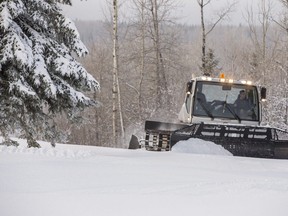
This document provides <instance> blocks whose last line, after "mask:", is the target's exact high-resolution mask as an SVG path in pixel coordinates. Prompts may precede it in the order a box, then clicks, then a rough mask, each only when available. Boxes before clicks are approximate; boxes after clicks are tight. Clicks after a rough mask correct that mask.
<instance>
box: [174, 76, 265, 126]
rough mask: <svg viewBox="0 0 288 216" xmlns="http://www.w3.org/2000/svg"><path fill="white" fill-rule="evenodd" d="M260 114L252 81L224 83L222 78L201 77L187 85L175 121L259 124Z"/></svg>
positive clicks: (257, 97) (259, 104)
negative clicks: (183, 99) (182, 102)
mask: <svg viewBox="0 0 288 216" xmlns="http://www.w3.org/2000/svg"><path fill="white" fill-rule="evenodd" d="M240 95H241V96H242V97H243V99H242V100H241V99H240ZM237 102H239V104H238V103H237ZM240 103H243V105H241V104H240ZM260 112H261V103H260V100H259V96H258V90H257V86H254V85H252V83H251V82H249V81H248V82H247V81H233V80H228V82H225V79H223V78H221V79H218V78H210V77H208V78H207V77H201V78H196V79H194V80H191V81H190V82H188V83H187V90H186V98H185V102H184V104H183V106H182V108H181V110H180V113H179V116H178V118H179V120H180V121H181V122H183V123H188V124H190V123H201V122H205V123H210V122H211V123H212V122H220V123H221V122H222V123H226V124H244V125H260V121H261V119H260V117H261V113H260Z"/></svg>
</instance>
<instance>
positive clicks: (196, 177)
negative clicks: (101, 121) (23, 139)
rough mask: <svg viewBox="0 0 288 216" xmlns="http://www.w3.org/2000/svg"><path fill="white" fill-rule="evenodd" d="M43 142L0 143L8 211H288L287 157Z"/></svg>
mask: <svg viewBox="0 0 288 216" xmlns="http://www.w3.org/2000/svg"><path fill="white" fill-rule="evenodd" d="M199 142H200V141H199ZM43 146H44V147H43V148H41V149H27V148H25V147H24V146H20V147H18V148H15V147H3V146H0V173H1V174H0V215H1V216H39V215H41V216H52V215H53V216H80V215H81V216H92V215H93V216H95V215H99V216H106V215H107V216H108V215H109V216H113V215H117V216H122V215H123V216H124V215H125V216H130V215H131V216H142V215H143V216H153V215H155V216H156V215H157V216H158V215H163V216H164V215H165V216H172V215H173V216H175V215H181V216H185V215H187V216H188V215H189V216H191V215H196V216H202V215H203V216H204V215H205V216H209V215H213V216H218V215H219V216H226V215H227V216H228V215H229V216H231V215H233V216H238V215H239V216H240V215H241V216H242V215H245V216H258V215H259V216H266V215H267V216H268V215H269V216H270V215H275V216H287V215H288V206H287V201H288V160H271V159H255V158H241V157H233V156H228V155H229V154H228V155H227V154H226V152H225V151H223V154H221V153H220V152H221V150H219V149H218V150H217V155H215V154H214V153H213V151H212V150H211V149H213V148H212V146H211V144H206V145H205V146H206V147H205V149H206V150H207V149H210V150H209V151H208V152H207V151H203V153H201V152H200V151H199V149H200V148H201V145H199V146H198V147H197V152H196V153H197V154H195V152H194V151H193V150H191V149H189V147H187V145H183V146H184V147H183V148H186V152H190V153H181V152H183V151H181V147H180V146H178V147H177V148H178V150H177V151H176V150H174V151H172V152H147V151H144V150H125V149H111V148H100V147H88V146H76V145H61V144H58V145H57V147H56V148H55V149H53V148H51V147H50V146H49V145H47V144H45V143H43ZM187 149H188V151H187ZM182 150H183V149H182Z"/></svg>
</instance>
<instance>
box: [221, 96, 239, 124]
mask: <svg viewBox="0 0 288 216" xmlns="http://www.w3.org/2000/svg"><path fill="white" fill-rule="evenodd" d="M223 105H224V107H227V108H228V110H229V112H230V113H231V114H232V115H233V116H234V118H236V119H237V120H238V121H239V123H241V118H240V117H239V116H238V115H237V113H236V112H235V111H234V109H233V108H231V106H230V104H228V103H227V102H226V101H225V102H224V104H223Z"/></svg>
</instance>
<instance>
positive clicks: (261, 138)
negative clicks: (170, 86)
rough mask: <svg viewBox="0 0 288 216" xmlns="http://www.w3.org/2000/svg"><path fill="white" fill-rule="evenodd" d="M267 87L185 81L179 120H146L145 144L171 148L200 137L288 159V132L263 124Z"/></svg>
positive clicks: (246, 152)
mask: <svg viewBox="0 0 288 216" xmlns="http://www.w3.org/2000/svg"><path fill="white" fill-rule="evenodd" d="M265 100H266V88H263V87H262V88H258V87H257V86H256V85H253V84H252V82H250V81H245V80H240V81H235V80H232V79H225V78H224V77H223V76H222V77H220V78H212V77H198V78H194V79H192V80H191V81H189V82H188V83H187V85H186V95H185V101H184V104H183V105H182V108H181V110H180V112H179V115H178V119H179V120H180V122H179V124H175V123H167V122H157V121H146V122H145V131H146V137H145V148H146V149H147V150H152V151H161V150H170V149H171V148H172V147H173V145H175V144H176V143H177V142H178V141H181V140H187V139H189V138H199V139H203V140H207V141H212V142H214V143H216V144H219V145H221V146H223V147H224V148H225V149H227V150H228V151H230V152H231V153H232V154H233V155H236V156H250V157H265V158H288V133H287V132H285V131H283V130H280V129H277V128H271V127H264V126H260V124H261V106H262V101H265Z"/></svg>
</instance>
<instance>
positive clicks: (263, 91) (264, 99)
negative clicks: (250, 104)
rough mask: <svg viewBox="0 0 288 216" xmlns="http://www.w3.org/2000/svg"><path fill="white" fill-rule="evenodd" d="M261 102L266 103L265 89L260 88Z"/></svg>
mask: <svg viewBox="0 0 288 216" xmlns="http://www.w3.org/2000/svg"><path fill="white" fill-rule="evenodd" d="M261 100H262V101H266V88H265V87H262V88H261Z"/></svg>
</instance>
